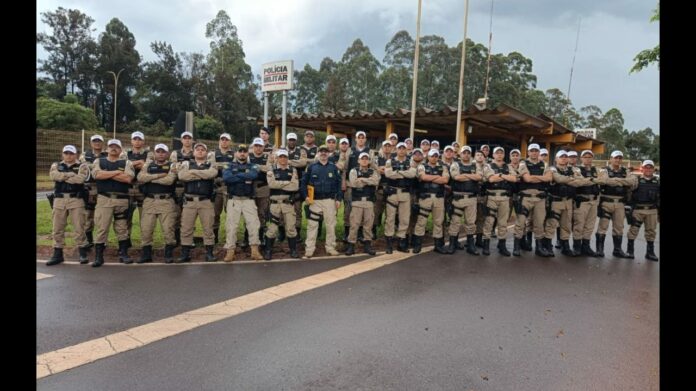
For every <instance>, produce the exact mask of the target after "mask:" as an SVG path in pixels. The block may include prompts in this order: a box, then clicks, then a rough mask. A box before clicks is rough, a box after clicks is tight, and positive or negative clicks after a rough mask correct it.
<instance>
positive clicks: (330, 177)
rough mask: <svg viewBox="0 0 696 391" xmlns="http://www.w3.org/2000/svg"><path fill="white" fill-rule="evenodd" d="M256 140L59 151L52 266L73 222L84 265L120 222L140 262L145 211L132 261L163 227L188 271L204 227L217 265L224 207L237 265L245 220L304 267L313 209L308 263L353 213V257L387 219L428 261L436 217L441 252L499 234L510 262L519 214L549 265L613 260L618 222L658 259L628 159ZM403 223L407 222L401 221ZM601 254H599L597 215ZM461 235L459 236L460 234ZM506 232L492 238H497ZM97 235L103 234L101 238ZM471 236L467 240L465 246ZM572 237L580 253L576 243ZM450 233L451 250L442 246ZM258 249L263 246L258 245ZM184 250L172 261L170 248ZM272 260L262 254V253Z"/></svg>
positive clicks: (642, 179)
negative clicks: (427, 239)
mask: <svg viewBox="0 0 696 391" xmlns="http://www.w3.org/2000/svg"><path fill="white" fill-rule="evenodd" d="M259 136H260V137H258V138H255V139H254V140H253V142H252V144H251V149H250V148H249V147H248V146H247V145H244V144H242V145H238V146H237V148H236V149H235V150H233V148H232V147H231V137H230V135H229V134H227V133H223V134H221V135H220V138H219V145H218V147H217V148H215V150H214V151H209V149H208V147H207V146H206V145H205V144H203V143H195V144H194V142H193V135H192V134H191V133H190V132H184V133H182V135H181V141H182V148H181V149H179V150H175V151H172V152H171V153H170V151H169V148H168V147H167V146H166V145H165V144H157V145H156V146H155V148H154V152H152V151H150V150H149V149H148V148H146V147H145V146H144V141H145V137H144V135H143V133H141V132H134V133H133V134H132V135H131V145H132V147H131V148H130V149H128V150H127V151H124V150H123V147H122V145H121V142H120V141H119V140H117V139H112V140H109V141H108V142H107V143H106V149H104V139H103V138H102V137H101V136H100V135H94V136H92V137H91V139H90V146H91V149H90V150H87V151H85V152H84V153H83V154H82V156H81V157H80V158H79V159H78V158H77V155H76V153H77V150H76V148H75V147H74V146H72V145H66V146H65V147H64V148H63V159H62V161H60V162H58V163H54V164H53V165H52V166H51V169H50V176H51V179H52V180H53V181H55V190H54V193H53V195H52V207H53V240H54V253H53V256H52V257H51V259H50V260H49V262H48V263H47V264H48V265H55V264H58V263H61V262H63V260H64V258H63V252H62V248H63V246H64V236H65V235H64V232H65V226H66V224H67V219H68V217H70V218H71V220H72V224H73V229H74V231H75V235H76V236H75V242H76V245H77V247H78V249H79V256H80V258H79V259H80V263H83V264H84V263H88V262H89V258H88V252H89V250H90V249H91V247H92V246H94V247H95V249H96V255H95V259H94V262H93V263H92V266H94V267H99V266H101V265H102V264H103V263H104V248H105V244H106V240H107V234H108V230H109V226H110V225H111V221H112V219H113V227H114V231H115V232H116V235H117V237H118V244H119V247H118V248H119V249H118V255H119V261H120V262H123V263H132V262H133V260H132V259H131V258H130V257H129V256H128V249H129V247H131V243H130V232H131V221H132V217H133V214H134V212H135V210H136V208H137V210H138V211H139V214H140V224H141V241H142V255H141V257H140V258H139V259H138V260H137V261H136V262H137V263H145V262H152V258H153V254H152V236H153V232H154V228H155V225H156V222H157V220H159V221H160V225H161V227H162V231H163V236H164V241H165V249H164V261H165V262H166V263H172V262H177V263H180V262H189V261H191V249H192V248H193V247H194V245H193V232H194V229H195V224H196V219H197V218H198V219H199V220H200V223H201V226H202V228H203V242H204V245H205V249H206V255H205V260H206V261H208V262H213V261H216V257H215V254H214V251H213V250H214V246H215V244H216V243H217V242H218V240H219V226H220V214H221V213H222V211H223V209H226V211H227V220H226V222H225V228H226V232H227V234H226V238H225V244H224V248H225V249H226V255H225V257H224V261H226V262H231V261H233V260H235V247H236V246H237V233H238V229H237V228H238V226H239V221H240V219H241V218H242V217H243V218H244V226H245V231H244V244H243V245H242V246H243V247H245V246H249V247H250V248H251V258H252V259H254V260H261V259H266V260H268V259H271V257H272V254H273V248H274V244H275V241H276V239H277V240H278V241H279V242H281V241H282V240H284V239H285V238H287V241H288V248H289V251H290V256H291V257H293V258H298V257H299V254H298V251H297V242H298V238H299V233H300V226H301V220H302V210H303V208H302V205H303V204H304V212H305V217H306V218H307V238H306V242H305V254H304V256H305V258H311V257H312V256H313V255H314V252H315V250H316V241H317V237H318V233H319V231H320V229H321V226H322V224H323V225H324V226H325V227H326V240H325V243H324V244H325V248H326V253H327V254H329V255H334V256H335V255H339V252H338V251H337V248H336V234H335V232H336V231H335V227H336V216H337V212H338V209H339V208H340V205H341V203H343V204H344V238H343V240H344V241H345V242H346V246H345V253H346V254H347V255H351V254H354V253H355V251H356V249H355V246H356V244H357V243H358V242H360V243H362V244H363V250H364V252H365V253H367V254H371V255H374V254H375V251H374V249H373V248H372V246H371V243H372V241H373V240H375V239H376V236H377V227H378V226H379V225H380V224H381V222H382V215H383V214H384V215H385V221H384V235H385V241H386V252H387V253H392V251H393V249H394V246H395V245H396V249H397V250H398V251H402V252H408V251H409V248H412V251H413V252H414V253H419V252H420V251H421V248H422V244H423V237H424V235H425V231H426V225H427V221H428V219H429V217H430V216H432V222H433V230H432V235H433V238H434V239H435V251H436V252H439V253H442V254H453V253H455V252H456V251H457V250H466V252H467V253H469V254H472V255H479V250H478V249H477V247H480V248H481V249H482V253H483V254H484V255H489V254H490V241H491V238H494V237H496V236H495V233H494V231H496V230H497V239H498V240H497V249H498V252H499V253H500V254H502V255H505V256H510V255H511V253H510V251H509V250H508V248H507V244H506V237H507V228H508V227H507V225H508V222H509V219H510V216H511V211H512V210H514V211H515V216H516V220H515V228H514V234H513V237H514V239H513V251H512V255H515V256H520V255H521V251H522V250H525V251H531V250H532V243H533V241H532V239H534V243H535V247H536V251H535V253H536V254H537V255H539V256H542V257H552V256H554V250H553V247H552V239H553V236H554V234H556V235H557V236H558V237H559V244H558V247H559V248H561V249H562V250H561V252H562V254H564V255H567V256H578V255H581V254H582V255H587V256H596V257H603V256H604V241H605V238H606V233H607V230H608V227H609V221H611V222H612V239H613V244H614V251H613V255H614V256H615V257H620V258H630V259H632V258H634V240H635V238H636V236H637V235H638V231H639V229H640V227H641V225H642V224H645V239H646V241H647V251H646V255H645V257H646V258H647V259H649V260H652V261H657V260H658V258H657V256H656V255H655V252H654V240H655V234H656V233H655V229H656V225H657V222H658V218H659V217H658V216H659V204H660V197H659V194H660V191H659V190H660V184H659V177H658V176H656V175H655V173H654V168H655V167H654V163H653V162H652V161H650V160H646V161H644V162H643V164H642V175H634V174H632V173H630V172H629V171H628V170H627V169H626V167H624V166H622V164H621V163H622V159H623V154H622V153H621V152H620V151H613V152H612V153H611V160H610V164H609V166H607V167H601V168H597V167H595V166H593V165H592V160H593V157H594V155H593V153H592V151H590V150H584V151H582V152H581V153H580V155H579V158H580V160H581V162H578V161H577V160H578V154H577V152H575V151H572V150H571V151H564V150H561V151H558V152H557V153H556V156H555V157H556V159H555V162H554V164H550V163H549V162H548V161H547V160H545V159H548V151H546V150H545V149H543V148H540V147H539V145H538V144H530V145H529V147H528V148H527V152H528V155H529V156H528V158H527V159H526V160H521V154H520V150H518V149H513V150H512V151H510V154H509V163H507V162H505V150H504V149H503V148H502V147H495V148H494V149H493V153H492V158H491V157H489V153H490V148H489V147H488V146H487V145H483V146H482V147H481V148H480V150H479V151H475V153H473V155H472V152H473V151H472V149H471V147H469V146H467V145H464V146H462V147H461V148H460V146H459V145H458V144H457V143H453V144H452V145H447V146H445V148H444V149H443V150H442V152H441V151H440V149H439V147H440V145H439V143H438V142H437V141H436V140H433V142H432V143H431V142H429V141H428V140H423V141H421V143H420V148H414V145H413V140H411V139H406V140H404V141H403V142H399V140H398V136H397V135H396V134H393V133H392V134H390V135H389V137H388V138H387V140H385V141H384V142H383V143H382V146H381V148H380V149H379V150H378V151H371V150H370V148H369V147H368V146H367V143H366V142H367V138H366V136H367V135H366V134H365V132H363V131H358V132H357V133H356V135H355V136H356V138H355V144H354V145H353V146H351V145H350V141H349V140H348V139H347V138H342V139H340V140H337V139H336V137H335V136H333V135H329V136H327V138H326V144H324V145H321V146H317V145H316V144H315V143H314V140H315V135H314V132H313V131H311V130H310V131H306V132H305V134H304V141H305V143H304V145H301V146H298V145H297V135H296V134H295V133H289V134H288V135H287V137H286V145H285V146H283V147H274V146H273V145H272V144H270V142H269V136H270V134H269V132H268V129H266V128H262V129H261V131H260V133H259ZM397 216H398V217H397ZM597 217H599V219H600V220H599V227H598V230H597V232H596V234H595V240H596V241H595V244H596V246H595V250H593V249H592V248H591V246H590V241H591V238H592V233H593V231H594V227H595V223H596V219H597ZM624 218H626V219H627V221H628V222H629V224H630V226H631V227H630V229H629V232H628V235H627V237H628V245H627V249H626V252H624V251H623V249H622V238H623V228H624V223H623V221H624ZM462 227H463V228H462ZM496 227H497V229H496ZM94 229H96V235H93V230H94ZM461 231H463V232H464V235H465V237H466V245H462V244H461V243H460V242H459V234H460V232H461ZM571 233H572V236H573V245H572V246H571V245H570V243H569V240H570V235H571ZM445 234H447V235H448V237H449V245H446V244H445ZM262 242H263V245H262ZM179 244H180V245H181V256H180V257H179V258H177V259H176V260H175V259H174V257H173V250H174V249H175V248H176V246H177V245H179ZM262 252H263V254H262Z"/></svg>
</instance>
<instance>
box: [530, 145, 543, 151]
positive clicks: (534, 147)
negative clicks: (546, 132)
mask: <svg viewBox="0 0 696 391" xmlns="http://www.w3.org/2000/svg"><path fill="white" fill-rule="evenodd" d="M532 149H536V150H537V151H539V150H541V148H539V144H537V143H534V144H529V146H528V147H527V151H531V150H532Z"/></svg>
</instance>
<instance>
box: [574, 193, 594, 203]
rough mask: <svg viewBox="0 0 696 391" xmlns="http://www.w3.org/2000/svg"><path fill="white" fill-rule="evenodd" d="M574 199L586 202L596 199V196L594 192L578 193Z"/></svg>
mask: <svg viewBox="0 0 696 391" xmlns="http://www.w3.org/2000/svg"><path fill="white" fill-rule="evenodd" d="M575 199H576V200H577V201H580V202H587V201H594V200H596V199H597V196H596V195H594V194H578V195H576V196H575Z"/></svg>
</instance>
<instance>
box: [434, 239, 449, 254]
mask: <svg viewBox="0 0 696 391" xmlns="http://www.w3.org/2000/svg"><path fill="white" fill-rule="evenodd" d="M435 252H436V253H440V254H449V253H450V252H449V250H448V249H447V247H445V238H435Z"/></svg>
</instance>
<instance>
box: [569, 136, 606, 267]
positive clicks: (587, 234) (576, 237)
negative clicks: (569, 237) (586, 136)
mask: <svg viewBox="0 0 696 391" xmlns="http://www.w3.org/2000/svg"><path fill="white" fill-rule="evenodd" d="M593 158H594V153H592V151H590V150H589V149H586V150H584V151H582V153H581V154H580V159H581V160H582V164H581V165H580V167H578V168H579V169H580V174H581V175H582V176H583V177H585V178H594V181H593V182H594V183H592V184H589V185H587V186H581V187H578V188H577V189H575V208H574V209H573V250H574V251H575V252H578V253H580V254H582V255H589V256H591V257H596V256H597V253H595V252H594V251H592V247H590V241H591V240H592V232H593V231H594V227H595V223H596V222H597V205H599V184H600V181H599V179H598V170H597V167H593V166H592V159H593Z"/></svg>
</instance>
